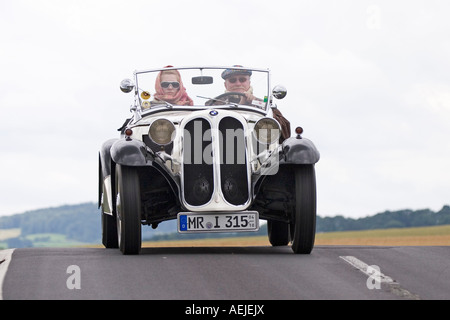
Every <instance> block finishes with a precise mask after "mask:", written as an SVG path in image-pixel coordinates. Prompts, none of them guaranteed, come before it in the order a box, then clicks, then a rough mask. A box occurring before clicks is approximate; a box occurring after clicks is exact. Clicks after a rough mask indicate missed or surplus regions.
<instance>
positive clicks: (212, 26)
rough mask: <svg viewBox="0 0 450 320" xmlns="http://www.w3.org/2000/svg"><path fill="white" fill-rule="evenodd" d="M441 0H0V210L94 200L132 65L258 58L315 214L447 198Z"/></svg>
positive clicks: (449, 52)
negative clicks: (280, 92) (299, 152)
mask: <svg viewBox="0 0 450 320" xmlns="http://www.w3.org/2000/svg"><path fill="white" fill-rule="evenodd" d="M449 13H450V1H445V0H442V1H430V0H428V1H376V0H372V1H364V0H351V1H334V0H321V1H312V0H311V1H302V0H296V1H292V0H289V1H284V0H277V1H265V0H255V1H245V0H239V1H233V0H227V1H196V0H191V1H178V0H171V1H167V0H163V1H156V0H151V1H138V0H127V1H115V0H108V1H103V0H89V1H84V0H74V1H70V0H48V1H45V0H29V1H25V0H24V1H21V0H14V1H7V0H0V119H1V124H0V137H1V139H0V152H1V154H0V170H1V171H0V215H9V214H14V213H21V212H23V211H25V210H32V209H38V208H46V207H51V206H58V205H63V204H77V203H80V202H87V201H96V199H97V179H98V173H97V172H98V169H97V166H98V150H99V148H100V146H101V144H102V143H103V142H104V141H105V140H107V139H109V138H114V137H117V136H118V133H117V131H116V129H117V128H118V127H120V126H121V124H122V123H123V121H124V119H125V118H126V117H128V116H129V114H130V113H129V106H130V104H131V103H132V96H131V95H126V94H123V93H122V92H121V91H120V90H119V83H120V81H121V80H122V79H123V78H127V77H131V76H132V73H133V71H134V70H136V69H148V68H158V67H163V66H166V65H168V64H171V65H174V66H190V65H203V64H204V65H233V64H241V65H244V66H251V67H256V68H269V69H271V71H272V75H273V81H272V83H273V84H274V85H275V84H283V85H284V86H286V87H287V89H288V95H287V97H286V98H285V99H284V100H281V101H279V102H278V107H279V109H280V110H281V111H282V112H283V114H284V115H285V116H286V117H287V118H288V119H289V120H290V121H291V125H292V127H293V128H295V126H297V125H301V126H302V127H303V128H304V131H305V133H304V136H305V137H307V138H310V139H311V140H313V141H314V143H315V144H316V146H317V148H318V149H319V151H320V153H321V160H320V161H319V163H318V164H317V165H316V174H317V183H318V214H319V215H321V216H335V215H337V214H341V215H344V216H346V217H353V218H356V217H364V216H368V215H373V214H376V213H379V212H383V211H385V210H399V209H406V208H409V209H422V208H430V209H432V210H439V209H440V208H441V207H442V206H443V205H445V204H450V169H449V166H450V19H449V17H448V16H449Z"/></svg>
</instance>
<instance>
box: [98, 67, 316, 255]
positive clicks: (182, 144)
mask: <svg viewBox="0 0 450 320" xmlns="http://www.w3.org/2000/svg"><path fill="white" fill-rule="evenodd" d="M183 81H184V82H183ZM227 81H228V82H229V83H228V85H231V83H233V84H235V85H236V84H239V83H240V84H241V86H242V85H245V82H249V83H250V87H249V89H248V90H247V93H245V92H243V91H245V90H244V89H245V88H241V89H242V90H238V89H234V91H230V90H229V89H230V87H227ZM120 88H121V90H122V91H123V92H126V93H129V92H133V93H134V103H133V104H132V105H131V107H130V109H131V113H132V117H131V118H130V119H127V120H126V121H125V123H124V124H123V126H122V127H121V128H120V129H119V131H120V137H119V138H116V139H111V140H108V141H106V142H105V143H104V144H103V145H102V146H101V149H100V152H99V207H101V212H102V213H101V215H102V242H103V245H104V246H105V247H106V248H120V250H121V251H122V253H123V254H138V253H139V252H140V249H141V226H142V225H151V226H152V227H153V228H156V227H157V226H158V224H159V223H161V222H163V221H167V220H172V219H177V224H178V232H180V233H191V232H241V231H247V232H252V231H257V230H258V229H259V226H260V220H267V229H268V237H269V241H270V243H271V244H272V245H273V246H282V245H283V246H286V245H289V244H290V243H291V242H292V246H291V247H292V250H293V251H294V252H295V253H302V254H309V253H310V252H311V250H312V249H313V246H314V238H315V222H316V182H315V163H317V161H318V160H319V152H318V151H317V149H316V147H315V146H314V144H313V143H312V142H311V141H310V140H308V139H306V138H303V137H302V136H301V133H302V132H303V129H302V128H301V127H297V128H296V129H295V136H294V137H289V138H287V139H280V129H281V128H280V124H279V122H278V121H276V120H275V119H274V118H273V116H272V109H275V108H276V107H277V106H276V104H275V103H274V98H275V99H282V98H284V96H285V95H286V89H285V88H284V87H282V86H275V87H274V88H273V90H272V87H271V83H270V71H269V70H267V69H253V68H243V67H240V66H233V67H178V68H175V67H171V66H168V67H165V68H160V69H152V70H143V71H135V72H134V79H133V80H131V79H125V80H123V81H122V82H121V85H120ZM234 88H238V87H234ZM164 89H165V91H164ZM249 93H250V94H249Z"/></svg>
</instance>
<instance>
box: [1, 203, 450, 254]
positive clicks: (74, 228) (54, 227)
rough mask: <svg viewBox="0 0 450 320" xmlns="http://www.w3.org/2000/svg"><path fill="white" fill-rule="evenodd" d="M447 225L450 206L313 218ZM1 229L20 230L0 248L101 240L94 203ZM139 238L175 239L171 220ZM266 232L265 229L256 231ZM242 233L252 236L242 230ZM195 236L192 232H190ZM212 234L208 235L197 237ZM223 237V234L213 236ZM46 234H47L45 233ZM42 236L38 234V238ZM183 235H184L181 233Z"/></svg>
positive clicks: (352, 224)
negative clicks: (53, 239) (48, 240)
mask: <svg viewBox="0 0 450 320" xmlns="http://www.w3.org/2000/svg"><path fill="white" fill-rule="evenodd" d="M444 224H450V206H448V205H446V206H444V207H443V208H442V209H441V210H440V211H438V212H433V211H431V210H429V209H423V210H416V211H413V210H400V211H385V212H383V213H378V214H376V215H374V216H370V217H365V218H359V219H353V218H345V217H343V216H336V217H317V232H331V231H348V230H368V229H386V228H407V227H419V226H435V225H444ZM1 229H20V236H18V237H15V238H11V239H7V240H6V241H5V240H4V241H3V245H2V243H1V242H0V247H2V246H3V247H5V243H6V246H7V247H16V248H19V247H32V246H33V241H34V239H36V237H32V235H40V234H45V235H47V234H60V235H64V236H65V237H66V239H68V240H71V241H75V242H80V243H100V242H101V221H100V210H99V209H98V208H97V205H96V204H95V203H82V204H78V205H64V206H60V207H53V208H46V209H39V210H33V211H27V212H24V213H21V214H15V215H12V216H3V217H0V232H1ZM142 230H143V239H146V240H149V239H153V240H165V239H174V238H177V237H178V235H177V234H176V223H175V221H168V222H163V223H161V224H160V225H159V226H158V228H157V229H156V230H153V229H152V228H151V227H144V228H143V229H142ZM261 233H266V229H265V228H262V230H261V231H260V232H259V233H258V234H261ZM243 235H256V234H254V233H244V234H243ZM192 236H195V235H192ZM202 236H203V237H206V236H207V237H212V236H213V235H212V234H208V235H201V236H200V237H202ZM215 236H224V235H215ZM45 237H47V236H45ZM45 237H39V240H40V241H42V239H43V238H45ZM183 237H186V235H183Z"/></svg>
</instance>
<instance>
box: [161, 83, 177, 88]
mask: <svg viewBox="0 0 450 320" xmlns="http://www.w3.org/2000/svg"><path fill="white" fill-rule="evenodd" d="M170 85H172V88H174V89H178V88H179V87H180V83H179V82H177V81H174V82H167V81H164V82H161V87H163V88H164V89H167V88H168V87H169V86H170Z"/></svg>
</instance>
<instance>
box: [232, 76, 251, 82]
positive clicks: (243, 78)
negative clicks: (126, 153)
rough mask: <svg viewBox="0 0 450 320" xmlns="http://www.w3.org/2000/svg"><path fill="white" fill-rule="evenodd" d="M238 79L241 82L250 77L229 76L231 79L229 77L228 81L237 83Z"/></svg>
mask: <svg viewBox="0 0 450 320" xmlns="http://www.w3.org/2000/svg"><path fill="white" fill-rule="evenodd" d="M238 80H239V82H240V83H244V82H246V81H247V80H248V79H247V78H245V77H241V78H229V79H228V81H230V83H235V82H236V81H238Z"/></svg>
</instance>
